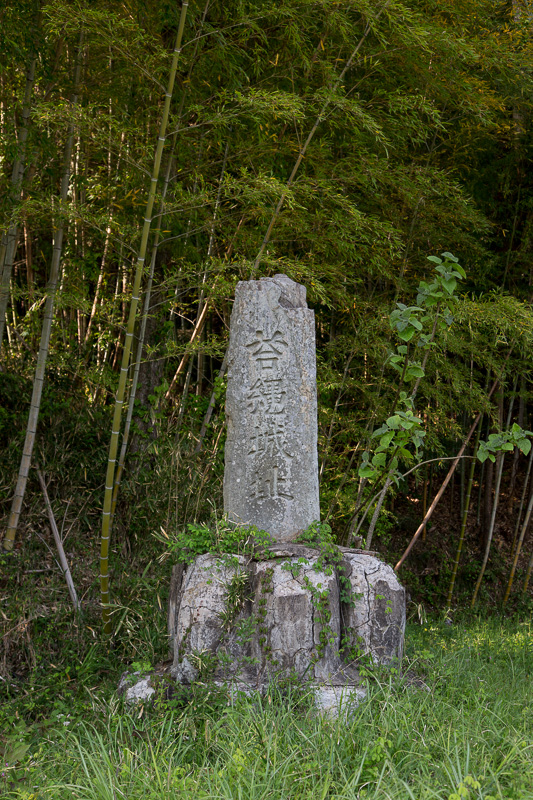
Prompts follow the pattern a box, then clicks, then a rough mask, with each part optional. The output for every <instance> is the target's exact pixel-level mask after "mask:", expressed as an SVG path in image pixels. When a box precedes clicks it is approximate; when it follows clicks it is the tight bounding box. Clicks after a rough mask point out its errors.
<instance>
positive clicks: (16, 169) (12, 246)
mask: <svg viewBox="0 0 533 800" xmlns="http://www.w3.org/2000/svg"><path fill="white" fill-rule="evenodd" d="M36 63H37V58H36V57H33V58H32V60H31V62H30V66H29V69H28V72H27V75H26V89H25V92H24V104H23V109H22V125H21V129H20V132H19V136H18V140H19V154H18V158H17V159H16V160H15V163H14V164H13V170H12V174H11V184H12V186H13V202H14V203H17V202H18V201H20V197H21V189H22V179H23V177H24V168H25V163H26V141H27V139H28V120H29V118H30V111H31V105H30V104H31V95H32V91H33V84H34V82H35V65H36ZM17 240H18V222H17V221H15V222H12V223H11V225H10V226H9V229H8V231H7V233H6V234H5V237H2V245H1V247H0V350H1V349H2V341H3V338H4V327H5V322H6V311H7V304H8V301H9V287H10V281H11V271H12V268H13V263H14V261H15V250H16V247H17Z"/></svg>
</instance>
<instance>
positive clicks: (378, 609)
mask: <svg viewBox="0 0 533 800" xmlns="http://www.w3.org/2000/svg"><path fill="white" fill-rule="evenodd" d="M343 562H344V564H345V574H346V576H347V577H348V578H349V580H350V584H351V588H352V592H353V593H354V594H357V595H358V596H359V597H358V599H357V600H356V602H355V605H354V606H353V607H352V606H351V605H349V604H348V603H342V604H341V619H342V628H343V633H344V636H345V638H346V640H347V641H348V642H349V644H350V645H352V646H353V647H355V648H357V649H358V650H359V651H360V652H361V653H362V654H367V655H369V656H370V657H371V658H372V660H373V661H375V662H376V663H379V664H391V663H392V662H393V661H394V660H396V659H397V660H398V661H400V660H401V658H402V654H403V641H404V633H405V589H404V588H403V586H402V585H401V584H400V583H399V581H398V579H397V577H396V574H395V572H394V570H393V569H392V567H389V566H388V565H387V564H384V563H383V561H380V560H379V559H378V558H375V557H374V556H371V555H364V554H360V553H344V555H343Z"/></svg>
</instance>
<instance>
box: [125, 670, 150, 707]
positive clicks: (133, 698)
mask: <svg viewBox="0 0 533 800" xmlns="http://www.w3.org/2000/svg"><path fill="white" fill-rule="evenodd" d="M117 694H118V695H119V696H120V695H124V699H125V700H126V703H129V704H131V705H134V704H137V703H146V702H147V701H149V700H152V697H153V695H154V694H155V689H154V687H153V686H152V683H151V676H150V675H143V673H142V672H124V673H123V674H122V675H121V678H120V681H119V684H118V687H117Z"/></svg>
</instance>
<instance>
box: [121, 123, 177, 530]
mask: <svg viewBox="0 0 533 800" xmlns="http://www.w3.org/2000/svg"><path fill="white" fill-rule="evenodd" d="M176 141H177V136H176V135H174V138H173V142H172V150H171V152H170V155H169V158H168V163H167V169H166V173H165V180H164V183H163V190H162V192H161V203H160V206H159V215H158V216H159V220H160V224H159V227H158V229H157V231H156V233H155V239H154V244H153V247H152V255H151V258H150V272H149V274H148V281H147V283H146V289H145V292H144V306H143V311H142V317H141V328H140V331H139V337H138V342H137V351H136V355H135V367H134V370H133V379H132V383H131V389H130V394H129V398H128V411H127V414H126V421H125V423H124V433H123V435H122V444H121V446H120V455H119V459H118V465H117V471H116V474H115V483H114V486H113V499H112V502H111V522H112V521H113V517H114V516H115V509H116V507H117V499H118V492H119V489H120V482H121V480H122V474H123V472H124V463H125V461H126V451H127V449H128V442H129V438H130V429H131V421H132V419H133V409H134V406H135V396H136V394H137V384H138V382H139V372H140V369H141V358H142V351H143V347H144V337H145V334H146V322H147V320H148V314H149V311H150V299H151V297H152V283H153V280H154V270H155V265H156V261H157V251H158V249H159V239H160V237H161V227H162V225H163V212H164V208H165V197H166V194H167V191H168V186H169V183H170V172H171V170H172V163H173V156H174V149H175V147H176Z"/></svg>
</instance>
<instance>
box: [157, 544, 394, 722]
mask: <svg viewBox="0 0 533 800" xmlns="http://www.w3.org/2000/svg"><path fill="white" fill-rule="evenodd" d="M273 550H274V552H270V553H269V554H268V555H267V556H266V557H265V558H264V559H260V558H258V559H249V558H245V557H243V556H222V557H221V556H214V555H209V554H207V555H203V556H199V557H198V558H196V560H195V561H194V562H193V563H192V564H191V565H190V566H189V567H188V568H187V569H186V570H185V571H184V572H182V571H181V570H180V568H179V567H177V568H176V567H175V568H174V569H175V572H174V591H173V592H171V595H173V598H172V597H171V603H170V613H169V633H170V635H171V638H172V640H173V642H174V663H173V667H172V675H173V676H174V677H175V678H176V680H177V681H178V682H180V683H185V684H190V683H193V682H194V681H196V680H198V679H202V680H205V679H210V680H214V681H216V682H229V683H231V684H232V685H233V686H234V687H236V688H240V689H243V690H245V691H251V690H262V689H264V688H265V687H266V686H267V685H268V684H269V683H270V682H272V681H279V680H284V679H285V680H286V679H291V680H292V679H297V680H298V682H299V683H300V684H308V685H309V686H310V687H317V689H319V690H320V691H319V696H317V705H318V706H319V708H322V709H323V710H326V711H327V710H331V707H332V706H338V704H339V703H340V702H341V698H342V702H343V704H346V703H348V701H349V695H350V692H351V693H352V695H353V696H354V697H356V696H357V697H358V698H359V699H360V698H361V692H362V691H363V690H362V689H361V687H360V686H359V677H358V672H357V658H358V657H359V656H360V655H366V656H367V658H370V659H371V660H372V661H374V662H376V663H379V664H392V663H395V662H396V661H397V660H399V659H400V658H401V655H402V650H403V635H404V629H405V594H404V590H403V588H402V587H401V586H400V584H399V583H398V581H397V579H396V576H395V574H394V572H393V570H392V569H391V567H388V566H387V565H386V564H384V563H383V562H381V561H379V559H378V558H376V557H375V556H374V555H372V554H369V553H364V552H361V551H355V550H351V551H345V552H344V553H343V564H342V571H343V573H344V575H346V576H347V577H348V578H349V581H350V585H351V587H352V591H353V594H352V599H351V601H350V602H341V600H340V592H339V575H338V574H336V573H335V572H334V571H333V570H331V574H327V570H326V571H323V570H321V569H320V568H319V567H318V565H317V560H318V558H319V553H318V551H316V550H314V549H312V548H310V547H306V546H302V545H292V544H291V545H283V546H277V547H276V546H275V547H274V548H273ZM276 550H277V552H276ZM180 575H181V578H180V577H179V576H180ZM178 584H179V585H178ZM356 651H357V653H356ZM341 690H342V691H341ZM356 690H357V691H356ZM352 699H353V697H352Z"/></svg>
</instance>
